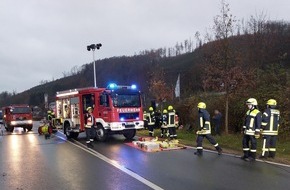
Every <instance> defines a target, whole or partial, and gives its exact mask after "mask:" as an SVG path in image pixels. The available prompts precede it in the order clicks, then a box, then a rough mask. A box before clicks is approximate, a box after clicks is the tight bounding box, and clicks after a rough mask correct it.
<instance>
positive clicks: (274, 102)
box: [267, 99, 277, 106]
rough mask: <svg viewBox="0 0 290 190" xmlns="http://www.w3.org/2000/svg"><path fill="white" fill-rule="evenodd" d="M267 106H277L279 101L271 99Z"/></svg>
mask: <svg viewBox="0 0 290 190" xmlns="http://www.w3.org/2000/svg"><path fill="white" fill-rule="evenodd" d="M267 105H269V106H277V101H276V100H274V99H269V100H268V101H267Z"/></svg>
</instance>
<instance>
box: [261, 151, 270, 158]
mask: <svg viewBox="0 0 290 190" xmlns="http://www.w3.org/2000/svg"><path fill="white" fill-rule="evenodd" d="M268 156H269V152H268V151H265V152H263V153H262V155H261V156H259V158H260V159H267V158H268Z"/></svg>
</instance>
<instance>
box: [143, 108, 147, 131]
mask: <svg viewBox="0 0 290 190" xmlns="http://www.w3.org/2000/svg"><path fill="white" fill-rule="evenodd" d="M143 122H144V129H147V128H148V121H147V112H146V111H145V110H144V111H143Z"/></svg>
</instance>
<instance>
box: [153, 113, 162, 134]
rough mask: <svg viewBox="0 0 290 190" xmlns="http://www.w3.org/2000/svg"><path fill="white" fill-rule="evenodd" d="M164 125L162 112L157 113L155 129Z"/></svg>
mask: <svg viewBox="0 0 290 190" xmlns="http://www.w3.org/2000/svg"><path fill="white" fill-rule="evenodd" d="M161 125H162V114H161V111H160V110H157V111H156V112H155V127H154V128H155V129H159V128H160V127H161Z"/></svg>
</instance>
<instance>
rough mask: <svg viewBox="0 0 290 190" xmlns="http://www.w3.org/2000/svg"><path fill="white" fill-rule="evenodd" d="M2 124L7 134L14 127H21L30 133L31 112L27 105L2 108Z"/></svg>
mask: <svg viewBox="0 0 290 190" xmlns="http://www.w3.org/2000/svg"><path fill="white" fill-rule="evenodd" d="M2 112H3V124H4V126H5V128H6V130H7V131H8V132H13V130H14V127H23V129H24V130H26V129H27V130H28V131H31V130H32V127H33V121H32V110H31V108H30V107H29V105H26V104H24V105H11V106H6V107H3V109H2Z"/></svg>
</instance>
